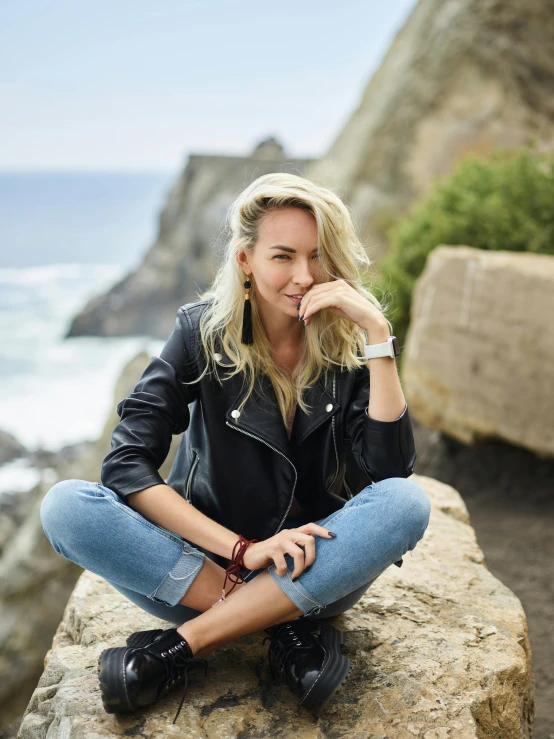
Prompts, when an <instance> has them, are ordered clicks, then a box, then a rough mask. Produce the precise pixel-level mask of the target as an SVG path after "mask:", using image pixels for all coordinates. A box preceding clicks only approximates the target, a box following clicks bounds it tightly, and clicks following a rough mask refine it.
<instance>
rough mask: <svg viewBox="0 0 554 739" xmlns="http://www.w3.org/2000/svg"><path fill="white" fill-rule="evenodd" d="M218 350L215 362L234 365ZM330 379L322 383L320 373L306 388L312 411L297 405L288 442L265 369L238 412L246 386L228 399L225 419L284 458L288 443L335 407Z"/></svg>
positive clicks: (298, 440)
mask: <svg viewBox="0 0 554 739" xmlns="http://www.w3.org/2000/svg"><path fill="white" fill-rule="evenodd" d="M219 351H220V355H221V359H219V360H218V363H219V364H220V365H222V366H225V365H229V366H233V365H232V363H231V360H230V359H229V357H227V355H226V354H225V353H224V352H223V350H222V349H220V350H219ZM332 383H333V376H332V375H330V377H329V379H328V381H327V384H325V382H324V379H323V377H320V378H319V380H318V381H317V382H316V383H315V384H314V385H312V386H311V387H309V388H308V389H307V390H306V392H305V394H304V400H305V402H306V404H307V405H308V407H309V408H310V409H311V413H310V415H309V416H308V415H307V414H306V413H304V412H303V411H302V409H301V408H300V407H298V408H297V410H296V415H295V418H294V424H293V427H292V433H291V441H290V442H289V438H288V436H287V430H286V428H285V424H284V421H283V417H282V416H281V411H280V410H279V406H278V404H277V397H276V395H275V390H274V389H273V385H272V383H271V380H270V379H269V377H268V376H267V375H266V374H265V373H262V374H261V375H260V376H259V377H257V378H256V382H255V384H254V390H253V392H252V394H251V395H250V397H249V398H248V400H247V401H246V403H245V405H244V407H243V408H242V410H241V411H240V415H238V416H237V415H236V414H237V412H238V409H239V406H240V404H241V402H242V400H243V398H244V397H245V396H246V392H247V388H246V387H243V388H241V391H240V393H239V394H238V395H237V396H236V397H235V398H234V400H231V401H230V402H229V404H228V406H227V410H226V412H225V420H226V421H227V422H228V423H229V425H231V426H233V427H236V428H238V429H241V430H242V431H245V432H247V433H249V434H252V435H253V436H255V437H257V438H259V439H261V440H262V441H265V442H266V443H267V444H269V445H270V446H272V447H275V448H276V449H277V450H278V451H280V452H281V453H282V454H284V455H285V456H286V457H287V458H290V456H291V451H292V450H291V444H294V445H295V446H296V445H297V444H300V443H302V442H303V441H304V439H306V437H307V436H309V435H310V434H312V433H313V432H314V431H315V430H316V429H317V428H319V426H321V424H323V423H325V422H326V421H330V420H331V418H332V417H333V416H334V414H335V413H336V412H337V411H338V409H339V407H340V405H339V403H338V402H337V400H336V399H335V398H334V397H333V392H332Z"/></svg>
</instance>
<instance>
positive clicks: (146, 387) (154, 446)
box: [101, 309, 198, 498]
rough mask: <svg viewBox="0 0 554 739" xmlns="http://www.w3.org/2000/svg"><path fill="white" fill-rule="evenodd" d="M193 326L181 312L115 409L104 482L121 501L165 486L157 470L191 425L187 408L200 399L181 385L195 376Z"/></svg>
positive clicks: (192, 388) (195, 390)
mask: <svg viewBox="0 0 554 739" xmlns="http://www.w3.org/2000/svg"><path fill="white" fill-rule="evenodd" d="M189 325H190V323H189V321H188V316H187V315H186V314H185V313H184V312H183V311H182V309H179V311H178V313H177V318H176V320H175V327H174V329H173V332H172V333H171V335H170V337H169V338H168V340H167V342H166V343H165V345H164V347H163V348H162V350H161V352H160V356H159V357H152V358H151V361H150V364H149V365H148V367H147V368H146V369H145V371H144V372H143V374H142V377H141V378H140V380H139V381H138V383H137V385H136V387H135V389H134V390H133V392H132V393H131V394H130V395H129V396H128V397H127V398H124V399H123V400H122V401H121V402H120V403H119V404H118V405H117V414H118V416H119V417H120V418H121V421H120V422H119V423H118V424H117V426H116V427H115V429H114V430H113V432H112V437H111V451H110V452H109V454H108V455H107V456H106V457H105V459H104V460H103V462H102V471H101V479H102V484H103V485H105V486H106V487H108V488H110V489H111V490H113V491H114V492H115V493H117V495H119V496H120V497H121V498H125V497H126V496H127V495H129V494H130V493H135V492H137V491H139V490H144V488H147V487H150V486H151V485H160V484H165V480H164V479H163V478H162V476H161V475H160V474H159V472H158V469H159V468H160V467H161V465H162V464H163V462H164V461H165V459H166V457H167V455H168V453H169V448H170V446H171V438H172V436H173V435H174V434H180V433H182V432H183V431H184V430H185V429H186V428H187V427H188V425H189V421H190V414H189V408H188V404H189V403H191V402H192V401H193V400H195V399H196V397H197V396H198V385H197V384H193V385H183V384H182V383H180V382H179V379H181V380H183V379H186V380H187V381H190V380H191V379H194V376H195V375H194V373H193V371H192V367H193V365H194V362H193V361H191V359H190V357H191V356H193V352H192V350H191V348H190V345H189V344H188V341H189V340H190V336H189V334H190V331H189V329H188V327H189ZM183 326H184V327H185V328H183ZM185 334H187V337H186V338H187V340H186V341H185Z"/></svg>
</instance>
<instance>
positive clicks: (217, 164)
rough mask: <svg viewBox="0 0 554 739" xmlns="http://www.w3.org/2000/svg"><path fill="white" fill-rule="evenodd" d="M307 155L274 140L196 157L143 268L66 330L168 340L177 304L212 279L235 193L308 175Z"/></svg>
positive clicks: (170, 199) (95, 301)
mask: <svg viewBox="0 0 554 739" xmlns="http://www.w3.org/2000/svg"><path fill="white" fill-rule="evenodd" d="M309 161H311V160H309V159H297V158H290V157H285V153H284V151H283V149H282V147H281V145H280V144H279V143H278V142H277V141H275V140H274V139H273V138H270V139H267V140H265V141H262V142H261V143H260V144H258V146H257V147H256V148H255V149H254V151H253V152H252V154H251V155H250V156H245V157H240V156H223V155H221V156H212V155H205V156H204V155H197V154H195V155H191V156H190V157H189V159H188V162H187V165H186V167H185V169H184V171H183V173H182V174H181V176H180V177H179V178H178V179H177V181H176V182H175V183H174V185H173V186H172V188H171V190H170V192H169V195H168V198H167V202H166V204H165V206H164V208H163V210H162V213H161V215H160V219H159V230H158V236H157V239H156V242H155V243H154V245H153V246H152V247H151V249H149V251H148V253H147V254H146V256H145V258H144V260H143V261H142V263H141V264H140V265H139V267H138V268H137V269H136V270H135V271H134V272H132V273H130V274H129V275H127V276H126V277H125V278H124V279H123V280H121V281H120V282H118V283H117V284H116V285H114V286H113V287H112V288H111V289H110V290H109V291H108V292H107V293H106V294H104V295H99V296H97V297H95V298H92V300H90V301H89V302H88V303H87V305H86V306H85V307H84V308H83V310H82V311H81V312H80V313H79V314H78V315H77V316H76V317H75V318H74V319H73V321H72V324H71V327H70V329H69V331H68V336H83V335H87V336H90V335H92V336H129V335H135V334H148V335H150V336H154V337H156V338H159V339H166V338H167V337H168V336H169V334H170V333H171V331H172V329H173V325H174V323H175V314H176V312H177V309H178V308H179V306H181V305H183V304H184V303H187V302H189V301H193V300H196V299H197V297H198V295H199V294H200V292H202V291H203V290H205V289H206V288H207V287H208V285H209V284H211V282H212V280H213V278H214V276H215V271H216V268H217V265H218V263H219V260H220V257H221V256H222V253H221V250H222V248H223V241H224V239H223V238H222V229H223V227H224V221H225V215H226V212H227V209H228V207H229V206H230V205H231V202H232V200H233V198H234V197H235V196H236V195H238V193H239V192H241V191H242V190H244V188H245V187H247V186H248V185H249V184H250V183H251V182H252V181H253V180H255V179H256V178H257V177H260V176H261V175H263V174H266V173H268V172H293V173H295V174H302V173H303V171H304V169H305V167H306V164H307V163H308V162H309Z"/></svg>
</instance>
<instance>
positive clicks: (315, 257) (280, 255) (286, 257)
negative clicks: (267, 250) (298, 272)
mask: <svg viewBox="0 0 554 739" xmlns="http://www.w3.org/2000/svg"><path fill="white" fill-rule="evenodd" d="M281 257H284V258H285V259H290V257H289V256H288V255H287V254H277V255H276V256H274V257H273V259H280V258H281ZM318 258H319V254H314V255H313V257H312V259H318Z"/></svg>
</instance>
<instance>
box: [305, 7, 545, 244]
mask: <svg viewBox="0 0 554 739" xmlns="http://www.w3.org/2000/svg"><path fill="white" fill-rule="evenodd" d="M553 48H554V0H464V1H463V2H461V1H460V0H420V2H419V3H418V4H417V6H416V7H415V9H414V10H413V12H412V13H411V15H410V17H409V18H408V20H407V21H406V23H405V25H404V27H403V28H402V29H401V31H400V32H399V33H398V34H397V36H396V38H395V40H394V42H393V44H392V45H391V47H390V49H389V51H388V53H387V54H386V56H385V58H384V59H383V62H382V64H381V66H380V67H379V69H378V70H377V72H376V73H375V74H374V75H373V77H372V78H371V80H370V81H369V83H368V85H367V87H366V89H365V91H364V93H363V95H362V99H361V101H360V105H359V107H358V109H357V110H356V111H355V112H354V114H353V115H352V116H351V118H350V120H349V121H348V122H347V123H346V125H345V126H344V128H343V129H342V131H341V132H340V134H339V135H338V137H337V138H336V140H335V141H334V143H333V144H332V146H331V147H330V149H329V151H328V153H327V155H326V156H325V157H323V158H322V159H320V160H318V161H317V162H314V164H313V165H311V166H310V167H308V170H307V173H306V174H307V176H308V177H310V178H313V179H315V180H317V181H322V182H323V183H324V184H327V185H329V186H339V187H340V188H341V194H342V196H343V197H345V198H346V199H347V200H348V201H349V202H350V204H351V205H352V207H353V210H354V212H355V214H356V216H357V219H358V223H359V226H360V229H361V234H362V236H363V237H364V238H366V239H367V241H368V243H369V244H371V245H372V246H376V247H378V248H377V253H379V251H380V249H379V246H380V247H381V249H382V248H383V246H384V241H383V238H382V236H381V234H380V232H379V227H380V225H381V224H386V223H387V222H388V221H390V219H391V218H395V217H397V216H398V215H399V214H400V213H402V211H403V210H404V209H405V208H406V206H407V205H408V204H409V203H410V202H411V201H412V200H413V199H414V198H419V197H421V196H422V195H423V194H424V193H425V191H426V189H427V187H428V186H429V184H430V183H431V181H432V180H433V178H435V177H436V176H437V175H441V174H445V173H448V172H450V171H451V170H452V168H453V166H454V165H455V164H456V162H457V161H458V160H459V159H460V158H461V157H462V156H464V155H465V154H467V153H468V152H474V153H476V154H489V153H490V152H491V151H492V150H493V149H496V148H505V149H514V148H518V147H520V146H522V145H525V144H527V143H529V142H531V141H534V142H536V143H537V145H538V148H539V149H542V150H552V149H554V127H553V123H554V95H553V94H552V92H553V89H554V56H553V55H552V49H553Z"/></svg>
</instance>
